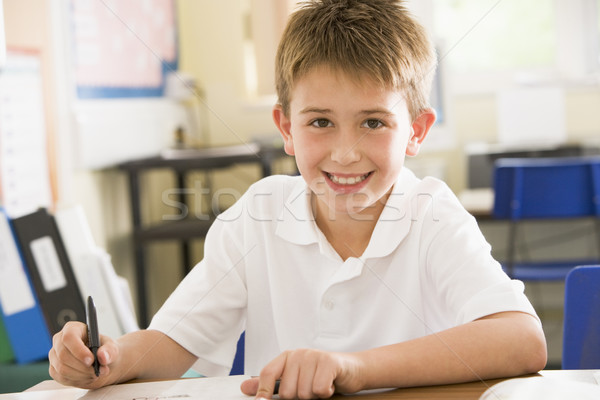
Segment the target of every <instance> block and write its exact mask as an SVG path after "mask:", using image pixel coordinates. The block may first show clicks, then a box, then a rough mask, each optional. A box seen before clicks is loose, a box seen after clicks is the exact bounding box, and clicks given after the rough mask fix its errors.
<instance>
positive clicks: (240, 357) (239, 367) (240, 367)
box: [229, 332, 246, 375]
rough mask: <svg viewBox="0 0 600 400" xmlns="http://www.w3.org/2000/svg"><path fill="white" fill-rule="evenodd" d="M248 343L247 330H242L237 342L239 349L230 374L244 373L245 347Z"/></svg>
mask: <svg viewBox="0 0 600 400" xmlns="http://www.w3.org/2000/svg"><path fill="white" fill-rule="evenodd" d="M245 343H246V332H242V334H241V335H240V338H239V339H238V342H237V350H236V352H235V357H234V359H233V366H232V367H231V372H229V375H244V347H245Z"/></svg>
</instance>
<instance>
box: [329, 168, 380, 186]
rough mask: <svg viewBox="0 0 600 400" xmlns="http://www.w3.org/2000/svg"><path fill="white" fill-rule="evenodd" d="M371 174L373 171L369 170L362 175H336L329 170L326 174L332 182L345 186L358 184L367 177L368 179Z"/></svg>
mask: <svg viewBox="0 0 600 400" xmlns="http://www.w3.org/2000/svg"><path fill="white" fill-rule="evenodd" d="M371 174H372V171H371V172H367V173H366V174H362V175H345V176H340V175H335V174H332V173H329V172H325V175H327V177H328V178H329V180H330V181H331V182H333V183H335V184H336V185H344V186H350V185H356V184H358V183H361V182H363V181H364V180H365V179H367V178H368V177H369V176H370V175H371Z"/></svg>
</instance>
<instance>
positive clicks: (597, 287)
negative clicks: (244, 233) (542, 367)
mask: <svg viewBox="0 0 600 400" xmlns="http://www.w3.org/2000/svg"><path fill="white" fill-rule="evenodd" d="M562 368H563V369H598V368H600V265H588V266H580V267H577V268H575V269H573V270H571V272H569V274H568V275H567V278H566V283H565V317H564V334H563V354H562Z"/></svg>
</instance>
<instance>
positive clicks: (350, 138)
mask: <svg viewBox="0 0 600 400" xmlns="http://www.w3.org/2000/svg"><path fill="white" fill-rule="evenodd" d="M273 118H274V120H275V123H276V125H277V126H278V128H279V130H280V131H281V134H282V136H283V139H284V145H285V150H286V152H287V153H288V154H290V155H294V156H295V157H296V163H297V165H298V169H299V171H300V173H301V174H302V176H303V178H304V180H305V181H306V182H307V184H308V186H309V187H310V189H311V190H312V192H313V194H314V195H315V196H316V198H317V199H318V201H316V210H315V211H316V217H317V220H319V219H320V218H329V219H331V218H336V217H339V216H340V214H343V215H344V216H345V215H350V216H355V217H356V218H357V219H364V218H366V217H368V216H372V217H374V218H377V217H378V216H379V214H380V213H381V210H382V209H383V206H384V204H385V200H386V199H387V196H388V194H389V192H390V190H391V188H392V186H393V184H394V182H395V181H396V179H397V178H398V175H399V173H400V170H401V169H402V166H403V164H404V157H405V155H406V154H408V155H411V156H412V155H416V154H417V153H418V151H419V146H420V144H421V142H422V141H423V139H424V138H425V136H426V135H427V132H428V130H429V128H430V127H431V125H432V124H433V122H434V120H435V113H434V112H433V111H432V110H431V111H427V112H425V113H423V114H421V115H420V116H418V117H417V118H416V119H415V121H413V122H411V120H410V116H409V113H408V109H407V106H406V102H405V100H404V96H403V95H402V93H401V92H399V91H394V90H386V89H382V88H381V86H380V85H376V84H374V83H373V82H371V81H370V80H366V79H365V80H364V81H363V82H356V81H355V80H352V79H351V78H350V77H348V76H347V75H346V74H344V73H342V72H339V71H336V70H333V69H330V68H326V67H317V68H314V69H313V70H312V71H310V72H309V73H308V74H306V75H305V76H303V77H302V78H301V79H299V80H298V81H297V82H296V84H295V86H294V87H293V90H292V92H291V99H290V107H289V115H288V116H285V115H284V114H283V111H282V109H281V107H280V106H275V108H274V110H273Z"/></svg>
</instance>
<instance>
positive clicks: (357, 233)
mask: <svg viewBox="0 0 600 400" xmlns="http://www.w3.org/2000/svg"><path fill="white" fill-rule="evenodd" d="M387 197H388V196H386V199H387ZM386 199H381V200H380V201H378V202H377V203H376V204H375V205H374V206H373V207H372V208H369V209H367V210H364V211H363V212H361V213H356V214H352V215H351V214H348V213H339V212H338V213H336V212H333V211H331V209H329V208H328V207H327V206H326V205H325V204H322V203H321V202H320V201H319V200H318V199H317V198H316V197H315V196H314V195H313V196H311V203H312V211H313V215H314V218H315V222H316V224H317V226H318V227H319V229H320V230H321V232H322V233H323V235H325V238H326V239H327V241H328V242H329V244H330V245H331V246H332V247H333V249H334V250H335V251H336V252H337V253H338V255H339V256H340V257H341V258H342V260H344V261H345V260H346V259H348V258H350V257H357V258H358V257H360V256H362V254H363V253H364V251H365V250H366V249H367V247H368V245H369V242H370V240H371V236H372V234H373V231H374V230H375V225H377V221H378V220H379V216H380V215H381V212H382V210H383V208H384V206H385V200H386Z"/></svg>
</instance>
